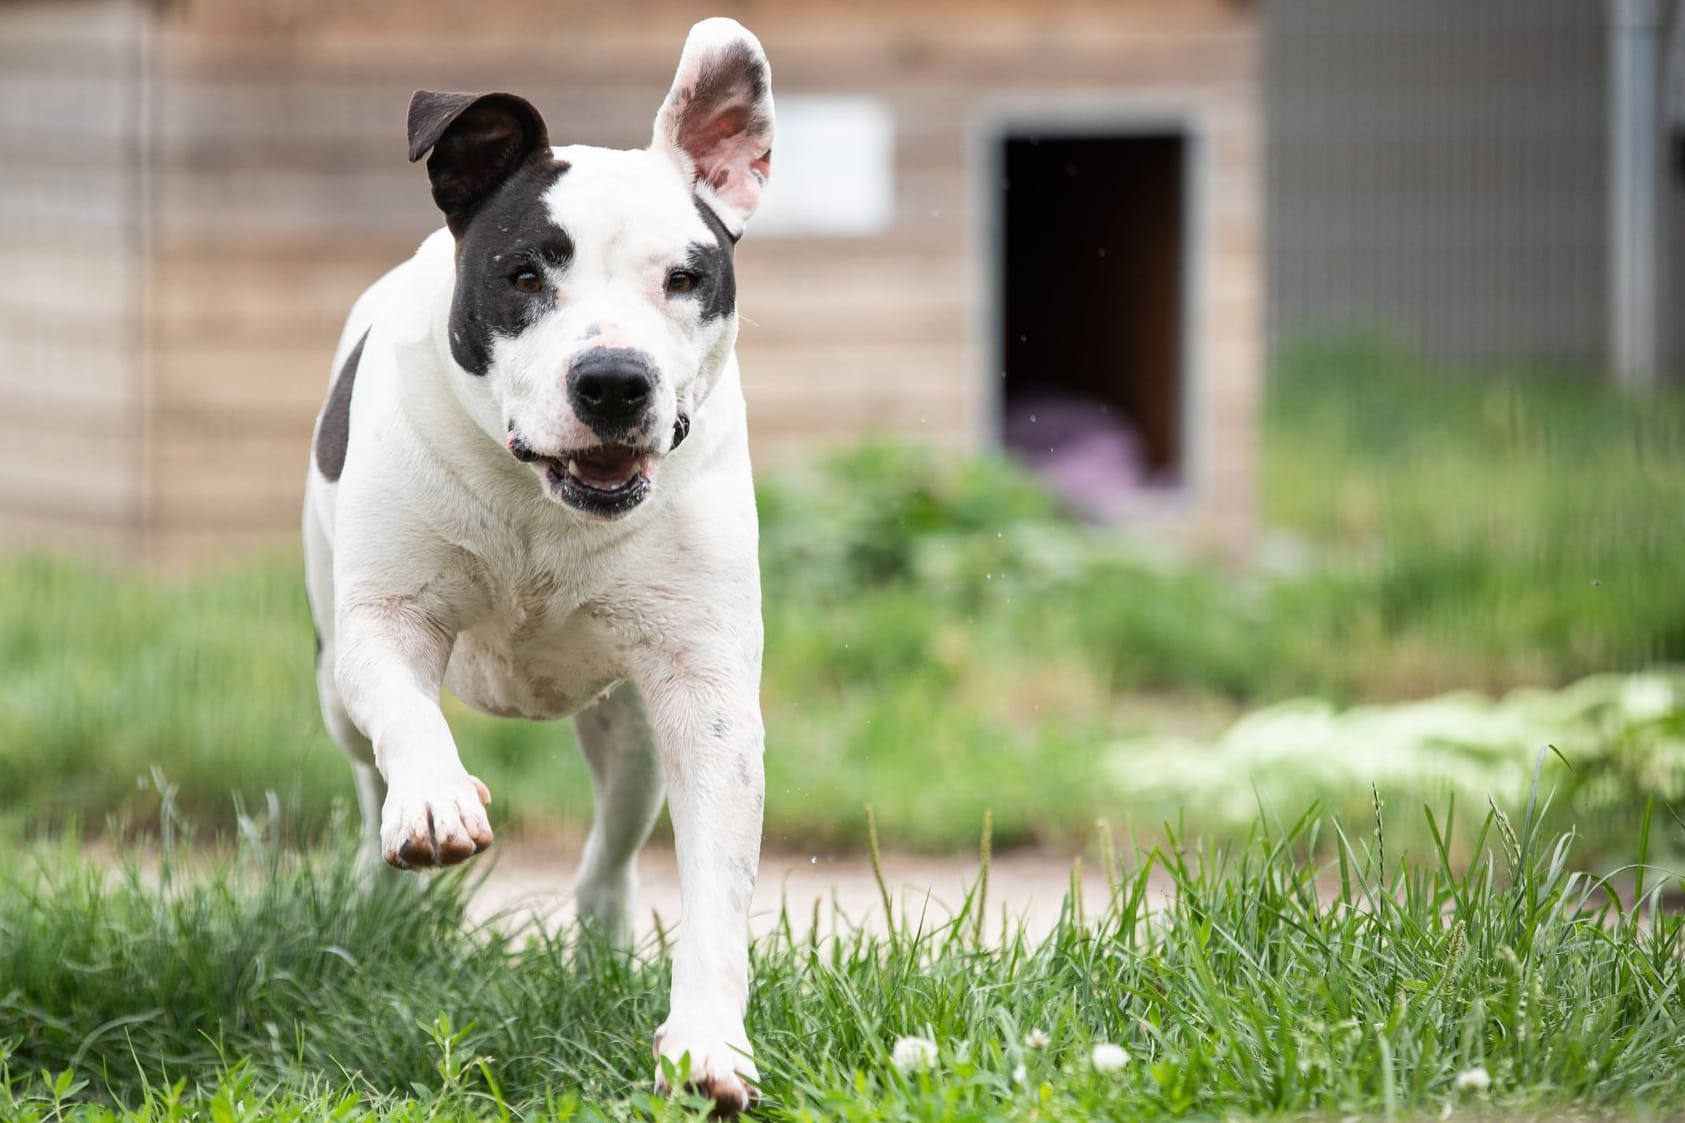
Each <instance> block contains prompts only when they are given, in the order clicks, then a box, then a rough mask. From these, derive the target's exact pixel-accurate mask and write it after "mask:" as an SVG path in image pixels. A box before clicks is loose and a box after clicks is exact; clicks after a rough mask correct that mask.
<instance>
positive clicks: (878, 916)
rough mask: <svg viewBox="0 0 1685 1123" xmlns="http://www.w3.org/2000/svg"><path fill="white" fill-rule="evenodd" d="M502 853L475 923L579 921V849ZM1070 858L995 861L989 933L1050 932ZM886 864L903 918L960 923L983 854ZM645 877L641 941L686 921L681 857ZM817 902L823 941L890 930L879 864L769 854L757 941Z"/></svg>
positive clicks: (643, 863)
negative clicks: (835, 934)
mask: <svg viewBox="0 0 1685 1123" xmlns="http://www.w3.org/2000/svg"><path fill="white" fill-rule="evenodd" d="M496 854H497V860H496V861H495V862H494V863H493V864H492V866H491V869H490V870H489V872H487V873H486V875H485V881H484V882H483V883H482V884H481V885H480V888H479V891H478V893H477V894H476V896H475V898H474V903H473V911H474V915H475V917H476V919H481V920H490V919H494V918H501V919H504V920H513V921H515V922H517V923H521V922H527V921H536V922H539V923H541V924H543V925H544V926H545V927H549V928H553V927H555V926H558V925H565V924H566V923H567V922H568V921H570V920H571V919H572V917H573V888H572V887H573V876H574V869H575V865H574V863H575V861H576V859H577V857H578V850H577V848H568V849H565V850H564V849H561V848H556V847H551V846H546V845H544V844H541V843H534V842H516V843H514V844H513V845H510V846H508V847H505V848H503V849H500V850H498V851H496ZM1071 857H1072V856H1063V855H1058V854H1052V853H1047V852H1044V851H1014V852H1010V853H1006V854H998V855H996V856H995V858H994V860H993V861H992V862H991V863H990V868H989V899H988V911H989V924H988V926H987V927H988V929H989V930H990V931H994V932H998V931H999V929H1000V923H1001V920H1000V918H1001V909H1002V907H1003V905H1004V907H1005V909H1006V913H1007V915H1008V916H1009V917H1011V918H1013V919H1014V920H1018V919H1022V920H1023V921H1024V923H1025V925H1026V926H1027V928H1028V930H1029V931H1030V933H1031V934H1032V935H1034V936H1040V935H1044V934H1045V933H1047V932H1048V931H1050V930H1051V929H1052V928H1053V926H1054V924H1055V923H1056V922H1057V921H1058V919H1059V911H1060V908H1061V907H1062V905H1063V903H1064V899H1065V895H1066V893H1067V892H1068V891H1069V888H1070V878H1071ZM883 865H884V879H885V881H886V882H887V883H888V885H889V887H890V890H891V893H892V899H893V900H894V902H895V907H896V908H897V909H898V910H901V911H902V914H903V915H907V916H920V915H922V916H924V917H926V918H927V919H928V920H929V921H930V922H932V923H939V922H941V921H943V920H946V919H947V918H948V917H949V916H951V915H952V913H953V912H954V910H956V909H958V908H959V905H960V903H961V902H962V901H963V900H964V897H965V892H966V889H967V888H968V887H969V886H970V885H972V884H973V883H974V882H975V881H976V880H977V859H976V857H975V856H971V857H967V858H965V859H963V860H961V859H951V858H941V857H930V856H927V855H911V854H886V855H884V859H883ZM1091 866H1092V864H1091V863H1086V862H1085V864H1084V867H1083V875H1082V881H1083V900H1084V902H1085V904H1086V906H1087V908H1088V911H1090V912H1093V911H1094V910H1096V909H1098V908H1099V907H1100V906H1101V904H1102V903H1103V902H1104V901H1105V899H1106V879H1105V875H1104V873H1103V871H1100V870H1097V869H1093V868H1091ZM638 875H639V879H640V882H641V884H640V899H639V905H638V911H637V916H638V921H637V930H638V935H639V937H640V938H641V937H643V936H647V935H649V934H651V933H652V932H653V931H654V919H655V916H656V915H659V917H660V919H661V925H662V927H663V928H665V929H668V930H672V928H673V927H674V924H675V922H676V921H677V920H678V919H679V915H680V914H679V882H678V869H677V866H676V865H675V862H674V857H673V852H672V851H671V850H668V849H662V848H660V847H657V846H651V847H649V848H648V849H646V850H645V851H644V853H643V856H642V857H641V858H640V859H639V863H638ZM816 900H817V901H820V902H822V905H821V908H820V931H821V934H822V935H823V934H826V933H828V932H830V931H831V930H832V926H833V925H836V926H837V927H838V928H845V927H849V926H854V925H863V926H865V927H867V928H868V929H871V930H877V931H881V930H882V928H883V901H882V898H881V896H880V894H879V892H878V885H877V882H876V880H875V879H874V878H873V876H872V865H871V859H870V858H868V857H866V856H865V855H849V856H845V857H839V858H832V857H825V856H822V855H814V854H808V855H803V854H790V853H773V854H765V855H762V858H761V872H760V879H759V882H758V883H757V885H756V888H755V902H754V906H753V909H752V912H751V915H750V926H751V928H752V929H753V931H754V933H755V934H756V935H757V936H759V935H763V934H765V933H766V932H769V931H771V930H772V928H773V926H774V925H775V924H776V923H777V922H778V915H779V909H780V904H781V902H783V901H788V902H789V910H790V923H791V925H792V927H793V928H794V929H795V931H796V932H797V933H798V934H803V935H805V934H806V932H807V930H808V928H809V926H810V925H811V923H812V917H813V903H814V901H816Z"/></svg>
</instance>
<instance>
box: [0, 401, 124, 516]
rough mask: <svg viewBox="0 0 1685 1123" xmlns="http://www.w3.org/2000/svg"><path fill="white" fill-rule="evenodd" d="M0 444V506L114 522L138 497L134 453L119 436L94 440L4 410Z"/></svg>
mask: <svg viewBox="0 0 1685 1123" xmlns="http://www.w3.org/2000/svg"><path fill="white" fill-rule="evenodd" d="M0 449H3V450H4V452H3V453H0V510H4V511H11V512H22V513H37V514H41V513H51V512H61V513H63V514H64V515H65V517H66V518H69V519H78V520H82V521H102V520H103V521H107V522H113V523H114V522H118V521H121V520H124V519H127V518H129V517H131V516H132V514H133V512H134V510H135V509H136V505H137V504H138V502H139V499H140V480H139V473H138V468H139V459H138V455H137V453H136V451H135V449H134V447H133V445H132V444H130V443H129V442H127V441H124V440H123V439H121V438H112V439H110V440H107V441H102V442H101V443H100V444H98V445H97V446H95V445H92V444H90V443H89V442H88V441H86V440H83V439H79V437H78V435H77V434H76V433H75V432H74V431H73V430H69V431H67V430H65V429H63V428H59V427H52V428H49V427H46V426H43V425H35V424H31V423H30V422H29V420H28V419H25V418H15V419H14V418H13V417H11V416H8V417H6V418H5V419H4V421H0Z"/></svg>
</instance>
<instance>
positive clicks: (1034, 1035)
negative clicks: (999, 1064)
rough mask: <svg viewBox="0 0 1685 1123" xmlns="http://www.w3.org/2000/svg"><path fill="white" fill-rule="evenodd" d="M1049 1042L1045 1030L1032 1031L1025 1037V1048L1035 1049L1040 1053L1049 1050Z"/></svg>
mask: <svg viewBox="0 0 1685 1123" xmlns="http://www.w3.org/2000/svg"><path fill="white" fill-rule="evenodd" d="M1047 1042H1048V1037H1047V1031H1046V1030H1045V1029H1032V1030H1031V1031H1030V1032H1029V1033H1026V1034H1025V1035H1024V1048H1026V1049H1034V1050H1035V1051H1036V1052H1038V1053H1039V1052H1041V1051H1042V1050H1043V1049H1045V1048H1047Z"/></svg>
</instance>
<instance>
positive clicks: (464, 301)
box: [450, 157, 573, 376]
mask: <svg viewBox="0 0 1685 1123" xmlns="http://www.w3.org/2000/svg"><path fill="white" fill-rule="evenodd" d="M567 170H568V165H567V162H566V161H565V160H557V159H555V158H554V157H545V158H542V159H536V160H533V161H530V162H529V163H527V164H526V165H524V166H523V167H521V168H520V169H519V170H518V171H516V172H515V174H514V175H512V176H510V177H509V179H508V180H507V181H505V182H504V183H503V184H502V185H501V186H500V187H498V189H497V191H496V193H495V194H493V195H492V197H491V198H490V199H488V200H487V201H486V202H485V204H484V205H483V206H481V207H480V209H479V210H478V211H476V212H475V213H474V216H473V217H472V218H470V219H469V220H468V222H467V224H466V225H465V226H464V227H463V230H462V232H461V234H460V235H459V236H458V237H457V242H456V294H455V295H454V296H453V297H452V298H451V316H450V343H451V357H452V358H454V359H455V360H456V361H457V363H459V364H460V365H461V366H462V369H463V370H465V371H467V372H468V373H469V374H476V375H482V376H483V375H484V374H485V373H486V372H487V371H488V370H490V369H491V346H492V338H493V337H494V336H498V335H502V336H512V335H516V334H519V333H520V331H521V330H522V329H523V328H525V327H527V326H528V325H530V324H531V323H532V322H533V321H534V320H536V319H537V318H538V317H539V316H540V315H542V314H543V313H544V312H545V311H547V310H549V309H550V308H553V307H554V306H555V303H556V291H555V288H554V286H553V285H552V284H551V278H550V276H549V275H548V274H547V273H546V269H550V270H556V269H561V268H563V267H565V266H566V265H567V263H568V261H569V260H570V259H571V258H572V257H573V242H572V240H571V239H570V238H569V237H568V235H567V232H566V231H565V230H563V229H562V228H561V227H559V226H557V225H556V223H555V220H554V219H552V218H551V216H550V209H549V208H548V207H546V206H545V205H544V195H545V193H546V192H548V191H549V190H550V188H551V187H552V186H553V185H554V184H555V182H556V181H557V180H558V179H560V178H561V177H562V174H563V173H564V172H566V171H567ZM526 269H531V270H533V271H534V272H536V273H538V274H539V275H540V276H542V277H544V288H543V290H542V291H540V292H536V293H526V292H522V291H521V290H520V289H517V288H516V287H515V277H516V276H517V275H518V274H520V273H521V272H522V271H523V270H526Z"/></svg>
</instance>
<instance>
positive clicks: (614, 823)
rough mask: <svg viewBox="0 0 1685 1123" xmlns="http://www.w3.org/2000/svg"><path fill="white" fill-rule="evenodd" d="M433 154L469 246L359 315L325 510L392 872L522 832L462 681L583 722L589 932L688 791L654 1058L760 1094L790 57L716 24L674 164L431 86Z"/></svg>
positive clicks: (345, 668)
mask: <svg viewBox="0 0 1685 1123" xmlns="http://www.w3.org/2000/svg"><path fill="white" fill-rule="evenodd" d="M409 142H410V158H411V159H412V160H417V159H420V158H421V157H422V156H424V155H427V156H428V160H427V173H428V177H429V179H430V181H431V183H432V188H433V197H434V200H435V201H436V202H437V203H438V205H439V208H440V210H442V211H443V212H444V216H445V224H446V228H445V229H442V230H440V231H438V232H437V233H435V234H434V235H433V236H431V237H429V238H428V239H427V240H426V241H425V242H423V243H422V245H421V248H420V249H419V250H418V251H417V253H416V255H415V256H414V257H413V258H412V259H411V260H409V261H408V262H406V263H404V264H403V265H400V266H399V267H398V268H396V269H394V270H393V271H392V272H391V273H389V274H387V275H386V276H385V277H384V278H382V279H381V280H380V281H378V282H377V283H375V285H374V286H373V287H371V288H370V289H369V290H368V291H367V292H366V293H365V294H364V295H363V296H362V297H361V298H360V299H359V300H358V301H357V304H356V306H355V307H354V308H353V309H352V311H351V315H350V319H349V321H348V322H347V324H346V327H345V333H344V336H343V337H342V339H341V341H340V345H339V349H338V353H337V355H336V357H335V361H334V369H335V371H337V375H336V377H335V378H334V381H333V384H332V389H331V391H330V394H329V397H328V403H327V405H326V407H325V408H324V409H323V412H322V416H321V419H320V420H319V422H318V424H317V430H316V439H315V444H314V460H315V463H314V465H313V467H312V470H311V472H310V478H309V483H308V486H307V496H306V500H305V511H304V539H305V547H306V558H307V569H308V573H307V579H308V585H309V592H310V602H311V606H312V610H313V614H314V616H315V620H316V629H317V633H318V638H319V643H320V652H319V660H318V673H317V685H318V687H319V689H320V693H321V702H322V712H323V715H324V717H325V719H326V722H327V725H328V729H329V730H330V731H331V732H332V734H333V736H334V739H335V740H336V741H338V743H339V744H340V745H341V746H342V747H343V748H344V749H345V751H346V752H347V753H348V754H349V755H350V756H351V759H352V761H353V763H354V767H355V771H356V777H357V788H358V793H359V797H360V800H361V803H362V808H363V813H364V817H365V819H366V821H367V824H368V832H369V836H368V852H367V855H366V857H367V859H368V860H369V861H370V862H371V864H373V863H378V861H379V859H380V858H384V859H385V861H386V862H387V863H389V864H391V865H393V866H396V867H398V868H401V869H428V868H433V867H438V866H446V865H450V864H452V863H455V862H460V861H462V860H464V859H466V858H469V857H471V856H473V855H474V854H476V853H478V852H479V851H481V850H484V849H485V848H486V847H487V846H488V845H490V843H491V841H492V830H491V824H490V822H489V820H488V818H487V815H486V804H487V803H488V802H490V798H491V797H490V793H489V792H487V790H486V787H485V785H484V784H482V783H481V782H480V781H479V780H478V779H476V778H475V777H474V776H472V775H470V773H469V771H468V769H467V768H466V767H464V765H463V762H462V758H461V756H460V755H459V754H458V752H457V747H456V743H455V742H454V741H453V740H452V738H451V732H450V729H449V728H448V727H447V726H446V723H445V718H444V715H443V714H442V713H441V712H440V709H439V693H440V688H441V686H448V687H449V688H450V689H451V690H452V691H453V692H454V693H455V694H457V695H458V696H459V697H461V698H462V699H464V700H465V701H467V702H468V703H469V704H471V705H473V706H475V707H477V708H479V709H482V710H485V711H487V712H488V713H493V714H499V715H507V716H514V717H522V718H559V717H563V716H567V715H570V714H571V715H575V717H574V721H575V724H576V726H577V728H578V732H579V740H580V744H581V746H582V747H583V749H584V753H585V757H586V760H587V761H588V762H589V764H590V770H591V776H592V781H593V787H594V793H595V800H596V821H595V823H594V824H593V825H592V828H591V833H590V835H589V837H588V838H587V840H586V843H585V852H584V855H583V857H582V860H581V865H580V873H579V878H578V882H577V886H576V888H577V892H578V906H579V911H580V914H581V916H582V917H583V918H584V919H585V920H586V921H587V922H588V923H594V924H597V925H600V926H602V927H603V928H604V929H606V930H607V931H609V932H610V933H611V934H613V935H614V936H616V937H618V938H621V939H624V938H626V937H627V936H628V935H629V932H630V927H631V923H630V921H631V916H630V914H631V910H632V907H633V896H634V893H635V890H636V875H635V870H634V860H635V858H636V855H637V851H638V849H639V847H641V846H642V845H643V842H644V840H645V838H646V837H647V836H648V834H649V831H650V827H651V825H652V824H653V823H654V820H655V816H656V814H657V812H658V811H659V810H660V806H661V800H662V795H663V792H665V794H666V797H667V800H668V802H669V805H670V808H671V815H672V821H673V832H674V835H675V842H676V844H677V848H678V864H679V878H680V892H681V900H682V908H683V922H682V925H681V927H680V930H679V934H678V939H677V944H676V947H675V949H674V956H673V988H672V997H671V1007H670V1011H669V1014H668V1017H667V1020H666V1022H665V1023H664V1024H663V1025H662V1026H661V1028H660V1029H659V1030H657V1031H656V1033H655V1049H656V1053H657V1056H658V1057H666V1058H670V1059H672V1060H673V1061H675V1062H677V1061H678V1060H679V1058H681V1057H682V1056H684V1055H686V1054H688V1055H689V1057H690V1074H691V1075H690V1079H691V1081H692V1083H693V1084H694V1085H695V1087H696V1088H697V1089H698V1090H700V1091H701V1092H703V1093H704V1094H706V1095H708V1096H711V1097H713V1099H714V1100H715V1102H716V1104H717V1106H718V1108H719V1109H720V1110H721V1111H723V1112H727V1113H729V1112H734V1111H739V1110H742V1109H743V1108H745V1107H747V1106H748V1105H749V1104H750V1103H751V1102H752V1101H753V1098H754V1096H755V1091H754V1087H755V1081H756V1079H757V1074H756V1070H755V1066H754V1063H753V1061H752V1060H751V1056H750V1049H749V1040H748V1037H747V1035H746V1033H745V1031H744V1027H743V1016H744V1007H745V1004H746V1002H747V998H748V985H749V979H748V974H749V963H748V939H749V936H748V910H749V901H750V897H751V895H752V892H753V889H754V883H755V870H756V865H757V863H758V861H759V856H760V833H761V808H762V799H763V792H764V789H765V782H764V779H763V774H762V763H761V752H762V742H763V734H762V727H761V716H760V701H759V692H760V669H761V613H760V577H759V569H758V564H757V560H756V523H755V504H754V494H753V491H752V489H751V485H750V477H749V451H748V442H747V436H746V431H745V418H744V403H743V391H742V387H741V384H740V382H739V378H738V372H737V359H736V356H735V354H734V350H733V349H734V346H735V343H736V338H737V317H736V309H735V297H736V285H735V279H734V276H733V271H732V251H733V245H734V243H735V241H736V239H737V238H738V236H739V235H740V234H741V233H742V231H743V227H744V225H745V223H746V222H747V221H748V219H749V217H750V216H751V215H752V214H753V213H754V211H755V208H756V206H757V204H758V203H759V202H760V197H761V192H762V189H763V187H764V185H765V183H766V179H767V175H768V172H769V163H770V157H771V149H772V94H771V69H770V67H769V66H768V64H767V59H766V55H765V53H764V52H763V51H762V49H761V46H760V43H759V42H758V41H757V40H756V39H755V37H754V36H753V35H751V34H750V33H749V32H748V31H747V30H745V29H744V28H743V27H741V26H739V25H738V24H737V23H735V22H733V21H732V20H728V19H711V20H707V21H704V22H703V23H699V24H697V25H696V27H695V28H693V29H692V31H691V33H690V37H689V38H688V39H687V40H686V42H685V46H684V52H683V55H682V57H681V58H680V60H679V69H678V74H677V77H676V78H675V80H674V83H673V88H672V90H671V91H670V92H669V93H668V95H667V99H666V101H665V102H663V104H662V105H661V108H660V111H659V112H658V113H657V115H656V118H655V135H654V139H653V141H652V143H651V144H650V146H649V147H648V148H647V149H641V150H632V151H618V150H611V149H602V148H588V147H563V148H552V147H551V146H550V142H549V139H548V135H547V132H546V129H545V125H544V122H543V120H542V118H541V117H540V116H539V114H538V111H537V110H536V109H534V108H533V107H532V106H531V105H530V104H528V103H527V102H526V101H524V100H522V99H521V98H518V97H515V96H513V95H511V94H502V93H495V94H485V95H480V96H475V95H471V94H441V93H431V92H427V91H422V92H418V93H417V94H416V95H415V97H414V99H413V100H412V101H411V104H410V113H409ZM429 153H430V154H431V155H428V154H429ZM657 1082H658V1084H659V1083H661V1076H660V1071H659V1066H658V1072H657Z"/></svg>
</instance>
